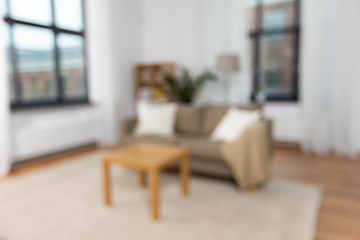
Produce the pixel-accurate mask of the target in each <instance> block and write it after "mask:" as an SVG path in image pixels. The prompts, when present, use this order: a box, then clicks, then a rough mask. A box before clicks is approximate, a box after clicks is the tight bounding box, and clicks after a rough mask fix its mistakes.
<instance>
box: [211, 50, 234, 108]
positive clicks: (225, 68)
mask: <svg viewBox="0 0 360 240" xmlns="http://www.w3.org/2000/svg"><path fill="white" fill-rule="evenodd" d="M216 70H217V71H218V72H220V73H223V74H224V79H223V98H224V99H223V100H224V102H226V101H227V100H228V99H229V97H228V96H229V95H230V93H229V81H230V74H232V73H236V72H238V71H239V70H240V68H239V58H238V56H237V55H235V54H220V55H219V57H218V60H217V66H216Z"/></svg>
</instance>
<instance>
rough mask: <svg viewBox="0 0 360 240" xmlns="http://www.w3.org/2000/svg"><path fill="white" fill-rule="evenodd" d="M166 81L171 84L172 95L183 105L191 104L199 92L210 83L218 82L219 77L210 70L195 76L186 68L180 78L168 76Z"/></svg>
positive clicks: (165, 78)
mask: <svg viewBox="0 0 360 240" xmlns="http://www.w3.org/2000/svg"><path fill="white" fill-rule="evenodd" d="M164 80H165V81H166V83H167V84H169V87H170V92H171V94H172V95H173V96H174V97H175V98H176V100H178V101H179V102H183V103H191V102H192V101H193V100H194V98H195V95H196V94H197V93H198V91H199V90H200V89H201V88H202V87H203V86H204V85H205V84H206V82H208V81H216V80H217V76H216V74H215V73H213V72H211V71H210V70H205V71H204V72H203V73H201V74H199V75H198V76H193V75H192V74H191V73H190V72H189V70H187V69H186V68H184V69H182V71H181V74H180V75H179V76H174V75H170V74H166V75H165V77H164Z"/></svg>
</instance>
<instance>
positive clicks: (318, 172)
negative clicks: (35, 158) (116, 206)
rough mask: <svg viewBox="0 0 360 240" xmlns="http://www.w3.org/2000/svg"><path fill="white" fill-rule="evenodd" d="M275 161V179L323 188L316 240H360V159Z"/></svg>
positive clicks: (283, 151) (287, 157) (281, 153)
mask: <svg viewBox="0 0 360 240" xmlns="http://www.w3.org/2000/svg"><path fill="white" fill-rule="evenodd" d="M91 151H94V150H91ZM91 151H86V153H88V152H91ZM80 154H84V152H83V153H80ZM72 157H74V154H72V155H70V156H68V157H62V158H57V159H55V160H53V161H48V162H42V163H38V164H32V165H31V166H29V167H21V168H19V169H17V170H14V171H13V172H12V173H11V174H10V176H9V178H11V177H13V176H14V175H18V174H22V173H24V172H29V171H39V170H40V171H41V169H42V168H45V167H47V166H49V165H52V164H56V163H57V162H59V161H68V160H71V158H72ZM274 159H275V160H274V167H273V173H274V174H273V175H274V178H282V179H284V178H285V179H291V180H296V181H300V182H304V183H310V184H317V185H319V186H321V187H322V188H323V190H324V194H323V201H322V205H321V209H320V212H319V219H318V226H317V233H316V238H315V239H316V240H360V159H355V160H354V159H345V158H338V157H315V156H311V155H304V154H302V153H300V152H299V151H298V150H296V149H290V148H276V149H275V152H274ZM0 184H1V181H0ZM284 227H286V226H284Z"/></svg>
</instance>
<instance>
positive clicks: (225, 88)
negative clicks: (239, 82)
mask: <svg viewBox="0 0 360 240" xmlns="http://www.w3.org/2000/svg"><path fill="white" fill-rule="evenodd" d="M229 95H230V94H229V74H228V73H225V74H224V82H223V101H224V103H228V102H229Z"/></svg>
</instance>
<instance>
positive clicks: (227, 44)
mask: <svg viewBox="0 0 360 240" xmlns="http://www.w3.org/2000/svg"><path fill="white" fill-rule="evenodd" d="M241 6H242V1H238V0H182V1H179V0H143V21H142V38H141V42H142V54H141V60H142V61H144V62H154V61H159V62H164V61H171V62H174V63H176V64H177V65H179V66H186V67H187V68H189V69H190V70H191V71H193V72H195V73H199V72H200V71H203V70H204V69H205V68H207V67H210V68H214V67H215V64H216V58H217V56H218V55H219V54H220V53H223V52H234V53H237V54H238V55H240V56H241V57H242V56H244V55H246V54H247V49H246V42H245V41H244V40H243V39H244V37H245V36H246V35H247V33H246V32H245V23H244V14H242V11H243V8H241ZM241 61H242V67H243V71H241V72H240V73H239V74H235V75H234V76H233V77H232V78H233V79H232V82H231V84H230V85H231V86H230V89H231V90H232V91H231V97H230V98H229V101H231V102H234V103H235V102H239V101H240V102H244V101H245V102H246V101H248V96H249V91H248V88H247V87H246V86H248V85H249V78H248V77H246V76H247V74H248V72H247V71H246V69H247V67H246V66H247V63H246V61H244V60H243V59H242V60H241ZM221 86H222V82H221V81H219V82H218V83H216V84H209V85H208V86H206V89H205V90H204V91H202V92H201V93H200V95H199V98H198V100H197V101H198V102H220V101H222V100H223V96H222V91H219V88H221Z"/></svg>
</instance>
